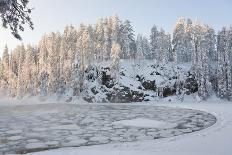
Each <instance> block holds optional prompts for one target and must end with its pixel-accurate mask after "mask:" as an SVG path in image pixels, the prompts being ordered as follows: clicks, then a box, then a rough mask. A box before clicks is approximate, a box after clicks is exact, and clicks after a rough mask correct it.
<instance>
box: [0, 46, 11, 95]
mask: <svg viewBox="0 0 232 155" xmlns="http://www.w3.org/2000/svg"><path fill="white" fill-rule="evenodd" d="M1 63H2V64H1V72H2V73H1V89H2V90H4V91H6V90H8V89H9V88H8V84H9V65H10V56H9V51H8V47H7V45H6V46H5V49H4V51H3V56H2V61H1Z"/></svg>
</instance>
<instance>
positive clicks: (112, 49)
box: [0, 16, 232, 100]
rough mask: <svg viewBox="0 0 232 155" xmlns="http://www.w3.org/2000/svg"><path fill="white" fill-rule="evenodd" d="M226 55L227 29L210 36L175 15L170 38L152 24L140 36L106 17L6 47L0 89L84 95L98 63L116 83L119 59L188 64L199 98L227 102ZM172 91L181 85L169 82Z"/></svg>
mask: <svg viewBox="0 0 232 155" xmlns="http://www.w3.org/2000/svg"><path fill="white" fill-rule="evenodd" d="M231 53H232V27H230V28H226V27H223V28H222V30H221V31H219V32H218V33H217V34H216V33H215V30H214V29H213V28H212V27H211V26H209V25H205V24H202V23H200V22H198V21H195V22H193V21H192V20H191V19H187V20H186V19H184V18H183V17H181V18H179V20H178V21H177V23H176V25H175V28H174V31H173V34H172V35H170V34H168V33H166V32H165V31H164V30H163V29H158V28H157V27H156V26H155V25H154V26H153V27H152V29H151V33H150V36H149V37H146V36H144V35H142V34H138V35H137V36H135V32H134V30H133V26H132V24H131V22H130V21H129V20H125V21H122V20H120V19H119V18H118V16H111V17H108V18H105V19H100V20H98V21H97V22H96V24H95V25H85V24H81V25H80V26H79V27H78V28H75V27H74V26H72V25H71V26H66V27H65V29H64V32H63V33H60V32H52V33H50V34H47V35H44V36H43V37H42V38H41V40H40V41H39V43H38V44H37V45H35V46H32V45H23V44H22V45H19V46H18V47H16V48H15V49H14V50H13V51H12V52H9V50H8V48H7V46H6V47H5V49H4V52H3V56H2V59H1V61H0V88H1V90H2V92H4V93H5V94H6V95H9V96H11V97H18V98H22V97H23V96H25V95H27V96H28V95H29V96H49V95H53V94H56V95H58V96H62V95H64V94H71V96H79V95H83V96H84V95H85V92H86V89H88V88H87V84H86V82H87V81H86V80H87V79H88V72H89V71H90V70H91V69H92V68H94V69H92V70H94V76H95V77H96V79H98V78H99V79H100V81H101V80H102V76H103V75H102V74H101V72H99V70H100V68H99V66H100V65H99V64H100V63H102V62H111V65H109V66H110V70H112V71H113V73H114V75H115V76H113V77H114V79H115V80H114V81H115V83H117V78H118V76H119V74H120V73H119V65H120V59H128V60H132V61H133V62H135V63H139V62H140V60H146V59H148V60H150V61H154V64H158V65H165V64H167V63H169V62H171V63H173V65H176V64H177V65H178V64H182V63H190V64H191V66H192V67H191V70H190V72H191V74H192V76H193V77H194V79H195V80H196V81H197V85H198V92H197V93H198V95H199V97H200V98H201V99H207V98H208V97H209V96H210V95H212V94H213V93H215V94H216V95H217V96H218V97H219V98H226V99H228V100H231V99H232V88H231V87H232V79H231V71H232V68H231V67H232V64H231V63H232V57H231V56H232V54H231ZM101 82H102V81H101ZM175 87H176V88H178V87H181V86H178V83H175ZM181 91H184V89H183V90H181Z"/></svg>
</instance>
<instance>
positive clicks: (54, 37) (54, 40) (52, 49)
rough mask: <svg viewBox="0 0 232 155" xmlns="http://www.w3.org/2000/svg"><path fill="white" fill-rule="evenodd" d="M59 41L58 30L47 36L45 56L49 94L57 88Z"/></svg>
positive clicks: (55, 91)
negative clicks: (46, 56) (46, 55)
mask: <svg viewBox="0 0 232 155" xmlns="http://www.w3.org/2000/svg"><path fill="white" fill-rule="evenodd" d="M60 43H61V35H60V33H59V32H57V33H51V34H50V35H48V38H47V41H46V47H47V52H48V58H47V61H48V65H47V67H48V68H47V73H48V75H49V79H48V92H49V94H50V95H51V94H54V93H57V91H58V89H59V82H60V81H59V78H60V66H59V63H60V62H59V61H60V58H59V55H60Z"/></svg>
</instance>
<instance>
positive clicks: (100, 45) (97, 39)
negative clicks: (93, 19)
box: [93, 19, 107, 62]
mask: <svg viewBox="0 0 232 155" xmlns="http://www.w3.org/2000/svg"><path fill="white" fill-rule="evenodd" d="M94 31H95V32H94V36H93V37H94V48H95V49H94V59H95V60H96V62H102V61H103V59H104V56H105V52H107V49H106V50H104V45H105V38H104V23H103V19H100V20H99V21H98V22H97V23H96V25H95V30H94ZM106 35H107V34H106ZM106 48H107V45H106Z"/></svg>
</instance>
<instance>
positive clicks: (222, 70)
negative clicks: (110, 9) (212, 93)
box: [217, 27, 227, 98]
mask: <svg viewBox="0 0 232 155" xmlns="http://www.w3.org/2000/svg"><path fill="white" fill-rule="evenodd" d="M226 36H227V31H226V28H225V27H224V28H223V29H222V30H221V31H220V32H219V34H218V39H217V41H218V43H217V51H218V72H217V79H218V96H219V97H220V98H225V97H226V95H227V77H226V62H225V56H226V54H225V53H226V39H227V38H226Z"/></svg>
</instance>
